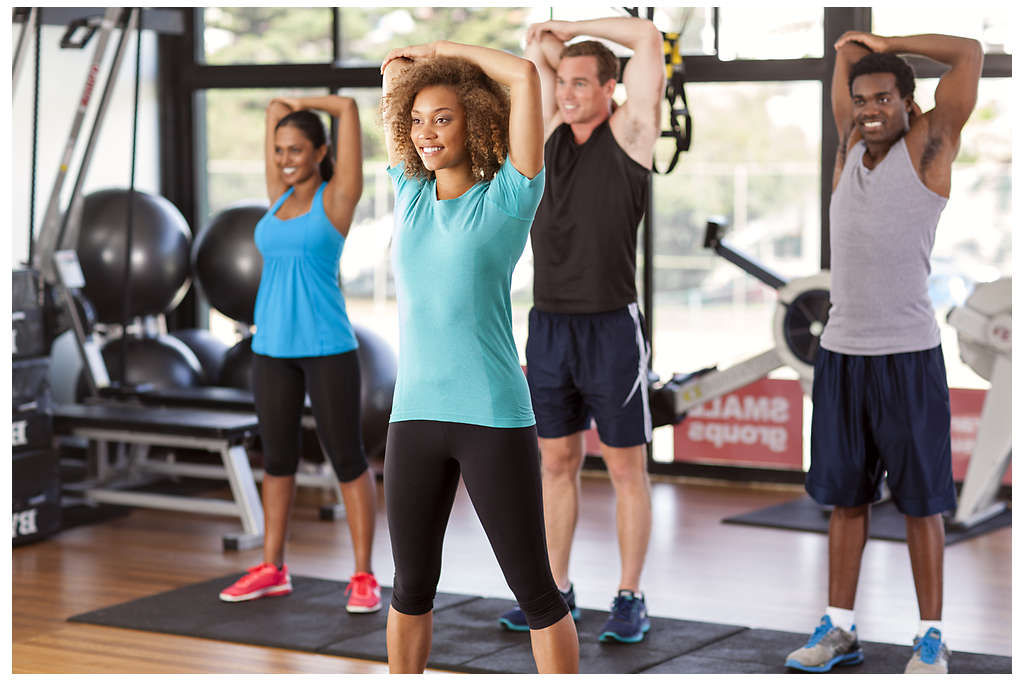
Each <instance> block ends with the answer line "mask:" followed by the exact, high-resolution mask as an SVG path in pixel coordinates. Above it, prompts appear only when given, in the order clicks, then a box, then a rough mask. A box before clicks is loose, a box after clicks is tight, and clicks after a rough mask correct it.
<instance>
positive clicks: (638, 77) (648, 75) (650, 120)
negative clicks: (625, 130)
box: [573, 17, 665, 152]
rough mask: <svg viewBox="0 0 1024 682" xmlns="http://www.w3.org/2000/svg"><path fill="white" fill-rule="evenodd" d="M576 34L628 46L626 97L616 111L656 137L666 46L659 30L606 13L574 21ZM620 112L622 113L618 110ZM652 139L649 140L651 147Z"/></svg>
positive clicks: (641, 21) (624, 80)
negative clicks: (605, 16)
mask: <svg viewBox="0 0 1024 682" xmlns="http://www.w3.org/2000/svg"><path fill="white" fill-rule="evenodd" d="M573 25H574V27H575V31H576V35H588V36H593V37H595V38H604V39H606V40H611V41H614V42H616V43H618V44H619V45H623V46H624V47H628V48H629V49H630V50H632V51H633V56H632V57H630V58H629V61H627V62H626V68H625V69H623V71H622V85H623V86H624V87H625V88H626V101H625V103H624V104H623V105H622V106H621V107H619V111H617V112H616V113H617V114H618V115H619V116H626V117H628V118H630V119H632V120H633V121H634V123H635V124H636V125H640V126H642V127H643V128H645V129H650V130H652V131H653V132H654V133H655V135H654V137H655V139H656V138H657V135H658V133H660V126H661V100H662V98H663V97H664V96H665V52H664V50H665V48H664V40H663V38H662V35H661V31H659V30H658V28H657V27H656V26H655V25H654V24H653V23H652V22H650V21H649V20H647V19H639V18H635V17H607V18H604V19H590V20H587V21H576V22H573ZM620 112H621V113H620ZM653 149H654V140H651V150H652V152H653Z"/></svg>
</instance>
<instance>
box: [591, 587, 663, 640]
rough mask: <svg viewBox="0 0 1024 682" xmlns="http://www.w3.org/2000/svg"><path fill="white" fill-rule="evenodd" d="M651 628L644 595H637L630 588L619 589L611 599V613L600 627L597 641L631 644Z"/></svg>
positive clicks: (641, 637) (640, 638)
mask: <svg viewBox="0 0 1024 682" xmlns="http://www.w3.org/2000/svg"><path fill="white" fill-rule="evenodd" d="M650 629H651V619H650V618H648V617H647V602H646V601H644V595H643V594H640V595H637V594H636V593H634V592H632V591H630V590H619V594H618V595H617V596H616V597H615V599H614V600H613V601H612V614H611V616H610V617H609V618H608V622H606V623H605V624H604V627H603V628H602V629H601V634H600V636H598V638H597V639H598V641H601V642H611V641H613V640H614V641H616V642H626V643H629V644H632V643H634V642H639V641H640V640H642V639H643V638H644V634H645V633H646V632H647V631H648V630H650Z"/></svg>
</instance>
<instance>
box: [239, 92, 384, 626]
mask: <svg viewBox="0 0 1024 682" xmlns="http://www.w3.org/2000/svg"><path fill="white" fill-rule="evenodd" d="M308 109H319V110H322V111H326V112H327V113H329V114H330V115H332V116H334V117H335V118H336V119H337V121H338V141H339V144H338V155H337V161H336V165H337V169H335V168H334V166H335V163H332V161H331V157H330V155H329V154H328V151H329V149H328V147H329V145H328V144H327V135H326V132H325V130H324V125H323V122H322V121H321V120H320V117H319V116H317V115H316V114H314V113H313V112H311V111H308ZM266 121H267V132H266V142H265V145H266V146H265V151H264V157H265V162H266V177H267V194H268V196H269V197H270V202H271V204H272V206H271V207H270V210H269V211H267V213H266V215H264V216H263V218H262V219H261V220H260V222H259V223H258V224H257V225H256V234H255V238H256V246H257V247H258V248H259V250H260V253H261V254H262V255H263V273H262V275H261V278H260V287H259V292H258V293H257V295H256V308H255V321H256V334H255V337H254V338H253V343H252V350H253V363H252V373H253V377H252V381H253V395H254V397H255V401H256V413H257V415H258V416H259V422H260V438H261V440H262V442H263V458H264V470H265V472H266V473H265V476H264V478H263V484H262V488H263V520H264V529H265V530H264V532H265V535H264V542H263V563H262V564H260V565H258V566H254V567H252V568H250V569H249V571H248V573H246V575H244V576H242V578H241V579H239V580H238V581H237V582H236V583H235V584H234V585H231V586H230V587H228V588H227V589H225V590H224V591H223V592H221V593H220V598H221V599H223V600H225V601H244V600H249V599H256V598H258V597H264V596H280V595H285V594H288V593H290V592H291V591H292V583H291V578H290V577H289V575H288V567H287V566H286V565H285V563H284V544H285V537H286V535H287V529H288V516H289V513H290V510H291V504H292V498H293V497H294V494H295V472H296V470H297V467H298V461H299V452H300V451H301V441H300V435H301V434H300V420H301V418H302V409H303V403H304V401H305V397H306V393H307V392H308V393H309V399H310V403H311V405H312V408H313V416H314V417H315V418H316V430H317V435H318V436H319V437H320V444H321V446H322V448H323V450H324V453H325V454H326V455H327V457H328V458H329V459H330V461H331V465H332V466H333V467H334V471H335V473H336V474H337V476H338V480H339V481H340V482H341V495H342V499H343V500H344V503H345V512H346V516H347V518H348V527H349V532H350V533H351V534H352V547H353V552H354V554H355V560H356V566H355V569H356V570H355V574H354V575H353V576H352V578H351V579H350V581H349V586H348V588H347V591H348V593H349V597H348V604H347V605H346V608H347V609H348V611H350V612H353V613H362V612H370V611H378V610H380V607H381V603H380V587H379V586H378V584H377V580H376V578H374V576H373V571H372V569H371V567H370V553H371V546H372V544H373V528H374V515H375V511H376V490H377V489H376V485H375V483H374V480H373V475H372V472H371V471H370V470H369V469H368V467H367V462H366V455H365V453H364V451H363V438H362V431H361V429H360V415H359V412H360V410H359V359H358V357H357V356H356V347H357V345H358V344H357V342H356V337H355V333H354V332H353V331H352V325H351V324H350V323H349V320H348V315H347V314H346V313H345V300H344V299H343V298H342V295H341V289H340V288H339V286H338V263H339V260H340V258H341V250H342V247H343V246H344V244H345V236H346V235H347V234H348V230H349V226H350V224H351V222H352V213H353V211H354V210H355V207H356V203H357V202H358V201H359V195H360V194H361V193H362V191H363V170H362V168H363V157H362V152H361V151H360V128H359V113H358V111H357V110H356V104H355V102H354V101H353V100H352V99H351V98H350V97H338V96H336V95H329V96H325V97H302V98H297V99H283V98H282V99H274V100H272V101H271V102H270V105H269V106H268V107H267V116H266ZM342 150H344V151H342Z"/></svg>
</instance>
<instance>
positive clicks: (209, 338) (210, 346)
mask: <svg viewBox="0 0 1024 682" xmlns="http://www.w3.org/2000/svg"><path fill="white" fill-rule="evenodd" d="M171 336H173V337H174V338H176V339H178V340H179V341H181V342H182V343H184V344H185V345H186V346H188V348H189V350H191V351H192V352H193V353H195V354H196V358H198V359H199V365H200V366H201V367H202V368H203V372H202V382H203V385H204V386H214V385H216V383H217V381H218V379H220V370H221V368H222V367H223V366H224V356H225V355H226V354H227V352H228V344H226V343H224V342H223V341H221V340H220V339H218V338H217V337H216V336H214V335H213V334H211V333H210V331H209V330H208V329H176V330H175V331H173V332H171Z"/></svg>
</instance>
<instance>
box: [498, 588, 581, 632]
mask: <svg viewBox="0 0 1024 682" xmlns="http://www.w3.org/2000/svg"><path fill="white" fill-rule="evenodd" d="M558 592H559V594H561V595H562V599H564V600H565V603H566V604H567V605H568V606H569V613H571V614H572V619H573V620H579V619H580V610H579V609H578V608H576V591H575V590H574V589H573V587H572V583H569V591H568V592H562V591H561V590H559V591H558ZM498 623H499V624H500V625H501V626H502V627H503V628H505V629H506V630H513V631H515V632H526V631H528V630H529V629H530V626H529V625H528V624H527V623H526V614H525V613H523V610H522V609H521V608H519V604H516V606H515V608H514V609H511V610H510V611H506V612H505V613H503V614H501V618H499V619H498Z"/></svg>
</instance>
